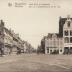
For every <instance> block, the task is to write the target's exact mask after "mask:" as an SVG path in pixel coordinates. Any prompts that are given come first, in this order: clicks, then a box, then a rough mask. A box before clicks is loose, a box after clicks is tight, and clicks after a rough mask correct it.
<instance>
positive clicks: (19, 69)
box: [0, 54, 72, 72]
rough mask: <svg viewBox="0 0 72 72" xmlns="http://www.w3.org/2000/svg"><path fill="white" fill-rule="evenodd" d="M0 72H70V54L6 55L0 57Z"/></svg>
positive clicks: (71, 71) (71, 61)
mask: <svg viewBox="0 0 72 72" xmlns="http://www.w3.org/2000/svg"><path fill="white" fill-rule="evenodd" d="M0 72H72V55H43V54H42V55H37V54H22V55H11V56H8V55H7V56H4V57H0Z"/></svg>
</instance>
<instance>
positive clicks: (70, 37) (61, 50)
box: [45, 16, 72, 54]
mask: <svg viewBox="0 0 72 72" xmlns="http://www.w3.org/2000/svg"><path fill="white" fill-rule="evenodd" d="M63 23H64V24H63V25H62V28H63V31H62V30H61V31H62V33H63V36H62V37H60V36H59V33H52V34H51V33H49V34H48V36H47V37H46V39H45V54H54V53H55V54H57V53H58V54H72V18H70V16H68V17H67V18H65V22H64V19H63ZM61 24H62V22H61ZM61 31H60V32H61ZM60 34H61V33H60Z"/></svg>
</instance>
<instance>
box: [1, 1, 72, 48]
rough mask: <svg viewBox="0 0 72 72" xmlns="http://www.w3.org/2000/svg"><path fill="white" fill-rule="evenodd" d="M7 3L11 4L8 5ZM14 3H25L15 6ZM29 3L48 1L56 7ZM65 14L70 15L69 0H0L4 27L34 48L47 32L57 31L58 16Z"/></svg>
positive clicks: (70, 6) (71, 5) (71, 10)
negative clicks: (33, 5) (35, 5)
mask: <svg viewBox="0 0 72 72" xmlns="http://www.w3.org/2000/svg"><path fill="white" fill-rule="evenodd" d="M9 3H11V4H12V6H10V7H9V6H8V4H9ZM15 3H26V4H27V5H26V6H24V7H15ZM29 3H39V4H42V3H44V4H47V3H48V4H51V6H53V5H55V6H56V8H51V7H50V8H47V7H46V8H45V7H41V8H38V7H35V8H29V7H28V5H29ZM58 6H59V8H58ZM67 15H71V17H72V1H71V0H0V19H3V21H4V22H5V27H7V28H8V29H10V28H11V29H12V30H14V32H15V33H19V36H20V37H21V39H23V40H25V41H28V42H29V43H30V44H31V45H32V46H34V47H35V48H37V46H38V45H40V41H41V39H42V38H43V37H44V36H46V35H47V34H48V33H58V28H59V17H60V16H61V17H67Z"/></svg>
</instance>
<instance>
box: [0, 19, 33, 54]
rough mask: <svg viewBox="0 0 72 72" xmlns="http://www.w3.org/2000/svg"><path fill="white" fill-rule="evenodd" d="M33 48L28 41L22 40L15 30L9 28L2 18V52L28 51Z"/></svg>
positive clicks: (0, 49)
mask: <svg viewBox="0 0 72 72" xmlns="http://www.w3.org/2000/svg"><path fill="white" fill-rule="evenodd" d="M32 49H33V47H32V46H31V45H30V44H29V43H28V42H27V41H24V40H22V39H21V38H20V37H19V34H15V33H14V31H13V30H11V29H10V30H9V29H7V28H6V27H5V24H4V22H3V20H0V54H12V53H21V52H22V53H26V52H31V50H32Z"/></svg>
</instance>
